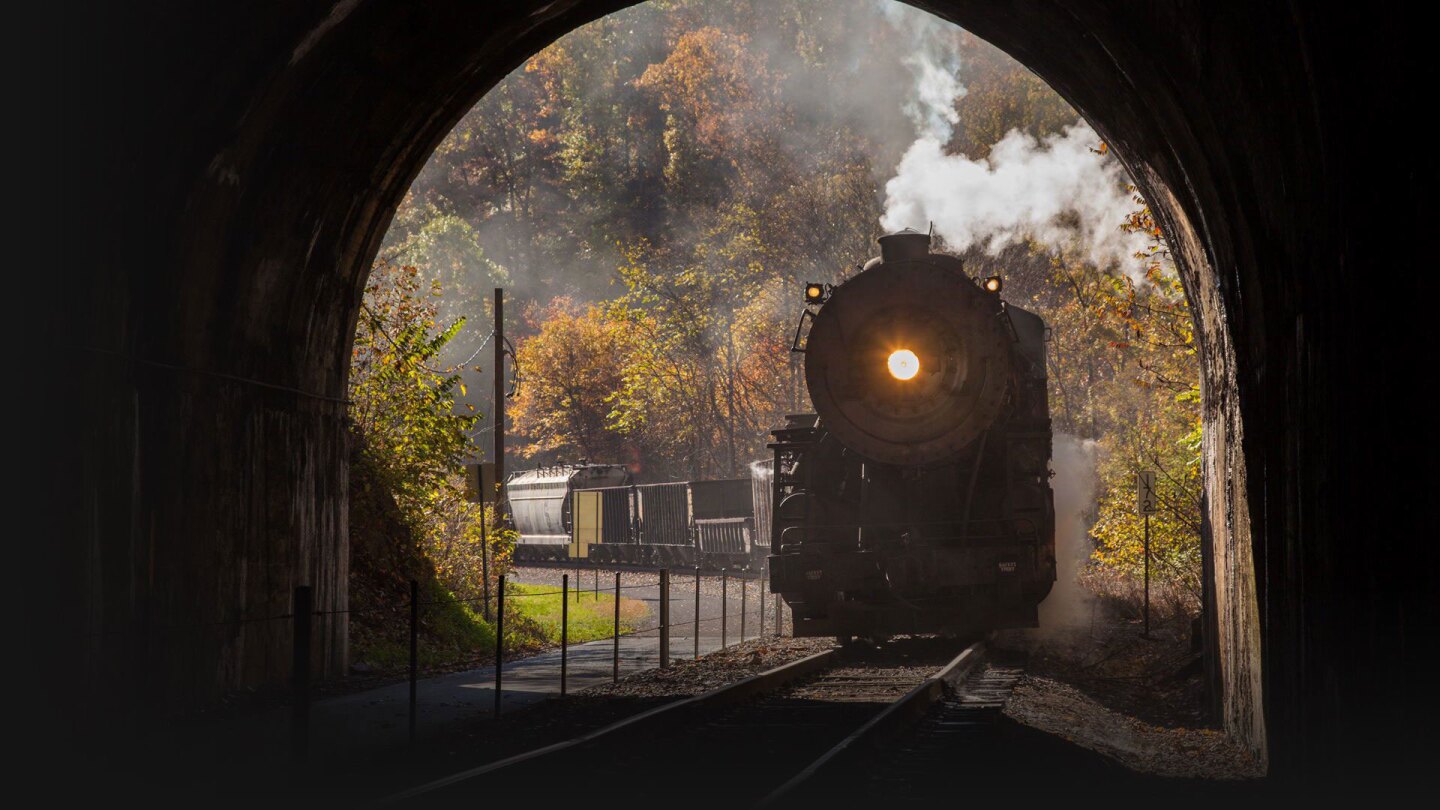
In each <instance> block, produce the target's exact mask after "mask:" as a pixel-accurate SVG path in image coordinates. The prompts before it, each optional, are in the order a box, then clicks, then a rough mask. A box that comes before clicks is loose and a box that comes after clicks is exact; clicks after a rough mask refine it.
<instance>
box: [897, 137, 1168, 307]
mask: <svg viewBox="0 0 1440 810" xmlns="http://www.w3.org/2000/svg"><path fill="white" fill-rule="evenodd" d="M1099 143H1100V138H1099V136H1098V135H1096V134H1095V131H1094V130H1092V129H1090V127H1089V126H1087V125H1085V124H1084V123H1077V124H1075V125H1074V126H1072V127H1069V128H1067V129H1066V130H1065V131H1064V132H1063V133H1061V134H1059V135H1054V136H1051V137H1048V138H1046V139H1045V140H1044V141H1037V140H1036V139H1035V138H1032V137H1030V136H1029V135H1026V134H1024V133H1021V132H1019V131H1013V130H1012V131H1011V132H1010V134H1008V135H1006V136H1005V137H1004V138H1002V139H1001V140H1000V142H999V143H997V144H995V145H994V146H993V147H991V149H990V156H989V157H988V158H985V159H981V160H971V159H970V158H967V157H965V156H964V155H947V154H945V153H944V151H943V149H942V146H941V143H940V141H939V140H937V139H935V138H932V137H929V136H925V137H921V138H920V139H919V140H917V141H916V142H915V143H914V144H912V145H911V146H910V149H909V150H908V151H906V153H905V156H904V157H903V158H901V160H900V166H899V167H898V168H897V169H896V174H895V177H894V178H892V179H891V180H890V182H888V183H886V184H885V194H886V202H885V216H884V217H883V218H882V219H881V224H882V225H883V226H884V227H885V228H887V229H890V230H898V229H900V228H903V227H906V226H909V227H916V228H923V227H925V225H926V224H927V223H929V222H934V223H935V230H936V231H938V232H939V233H940V234H941V235H942V236H944V237H945V240H946V241H947V242H949V243H950V244H951V245H952V246H954V247H956V248H958V249H960V250H964V249H966V248H969V247H971V246H972V245H974V246H979V247H981V248H984V249H985V250H987V251H988V252H990V253H992V254H993V253H997V252H999V251H1000V250H1001V249H1002V248H1004V247H1005V246H1007V245H1009V244H1011V243H1012V242H1015V241H1017V240H1021V239H1026V238H1030V239H1035V240H1037V241H1039V242H1042V243H1044V244H1049V245H1072V244H1073V245H1075V246H1077V247H1079V248H1080V249H1081V250H1082V251H1084V254H1085V256H1086V258H1088V259H1089V260H1091V261H1093V262H1095V263H1096V264H1097V265H1099V266H1101V267H1106V266H1109V265H1110V264H1112V263H1119V264H1120V265H1121V266H1122V267H1126V268H1127V269H1128V268H1130V267H1133V266H1134V265H1135V263H1134V262H1127V259H1128V258H1129V257H1131V256H1132V255H1134V254H1135V253H1136V252H1137V251H1140V250H1143V249H1144V247H1145V237H1144V236H1143V235H1139V234H1128V233H1125V232H1123V231H1121V230H1120V223H1121V222H1123V221H1124V220H1125V216H1126V215H1127V214H1129V213H1130V212H1131V211H1134V210H1135V208H1136V207H1137V206H1136V203H1135V201H1134V199H1132V197H1131V195H1130V192H1129V191H1128V190H1126V187H1125V183H1126V179H1125V174H1124V172H1123V171H1122V170H1121V168H1120V164H1119V163H1118V162H1116V161H1115V160H1114V159H1113V158H1109V157H1104V156H1101V155H1097V154H1095V153H1094V152H1093V151H1091V150H1092V148H1093V147H1095V146H1096V145H1097V144H1099ZM1137 273H1138V271H1137ZM1137 280H1138V279H1137Z"/></svg>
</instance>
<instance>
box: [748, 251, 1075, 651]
mask: <svg viewBox="0 0 1440 810" xmlns="http://www.w3.org/2000/svg"><path fill="white" fill-rule="evenodd" d="M879 242H880V256H878V257H876V258H873V259H871V260H870V261H869V262H867V263H866V264H865V266H864V268H863V269H862V270H861V272H859V273H857V274H856V275H854V276H853V277H851V278H849V279H848V280H846V281H844V282H843V283H841V284H838V285H835V286H833V287H829V286H826V285H818V284H812V285H808V287H807V289H806V301H807V308H806V310H805V312H804V314H803V315H802V325H804V324H805V323H807V322H808V324H809V327H810V328H809V332H808V335H807V336H806V337H805V339H804V345H803V346H801V345H800V330H797V332H796V336H797V337H796V345H795V347H794V348H795V350H796V351H803V352H804V365H805V383H806V387H807V388H808V390H809V393H810V399H811V401H812V403H813V405H814V409H815V413H813V414H801V415H796V416H791V417H789V418H788V423H787V424H786V425H785V426H784V427H782V428H779V429H777V430H775V431H773V436H774V441H773V442H772V443H771V444H770V445H769V446H770V448H771V449H772V450H773V451H774V461H773V469H772V474H773V487H774V494H773V496H772V497H773V503H774V504H775V506H774V509H773V514H772V515H771V517H770V522H771V531H772V538H771V545H772V551H773V553H772V554H771V556H770V557H769V566H770V583H771V590H772V591H775V592H778V593H780V594H782V595H783V597H784V599H785V601H786V602H787V603H788V604H789V605H790V607H791V610H792V612H793V615H794V624H795V634H796V635H800V636H821V635H835V636H837V637H841V638H846V637H852V636H860V637H871V638H882V637H886V636H890V635H896V634H905V633H968V632H974V631H981V630H988V629H998V628H1006V627H1033V626H1035V625H1036V624H1037V606H1038V605H1039V603H1040V602H1041V600H1043V599H1044V598H1045V596H1046V595H1047V594H1048V593H1049V591H1050V588H1051V586H1052V584H1053V583H1054V581H1055V528H1054V527H1055V515H1054V499H1053V493H1052V490H1051V488H1050V480H1049V479H1050V471H1049V461H1050V451H1051V429H1050V418H1049V406H1048V402H1047V393H1046V370H1045V324H1044V322H1043V320H1041V318H1040V317H1039V316H1037V315H1035V314H1034V313H1031V312H1028V311H1026V310H1025V309H1023V308H1021V307H1018V306H1015V305H1014V304H1012V303H1007V302H1006V301H1005V300H1004V299H1003V298H1002V297H1001V295H1000V292H1001V283H1000V279H999V278H990V279H984V280H977V279H972V278H971V277H969V276H968V275H967V274H966V272H965V269H964V267H963V265H962V263H961V262H960V260H959V259H957V258H955V257H952V256H946V255H941V254H936V253H932V252H930V237H929V236H927V235H926V234H923V233H917V232H915V231H910V230H906V231H902V232H900V233H895V234H889V235H887V236H882V237H881V238H880V240H879Z"/></svg>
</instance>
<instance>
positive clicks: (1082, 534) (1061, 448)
mask: <svg viewBox="0 0 1440 810" xmlns="http://www.w3.org/2000/svg"><path fill="white" fill-rule="evenodd" d="M1098 455H1099V445H1098V444H1097V443H1096V442H1095V440H1094V439H1081V438H1078V437H1075V436H1070V435H1066V434H1063V433H1057V434H1055V444H1054V457H1053V460H1052V461H1051V466H1052V468H1053V469H1054V470H1055V477H1054V479H1052V481H1051V484H1052V485H1053V486H1054V488H1055V567H1056V571H1055V587H1054V588H1052V589H1051V591H1050V595H1049V596H1048V597H1046V599H1045V601H1044V602H1041V603H1040V628H1039V629H1038V630H1033V631H1027V633H1026V635H1027V636H1028V637H1030V638H1031V639H1032V640H1034V641H1035V642H1038V643H1042V644H1048V643H1062V644H1063V643H1064V642H1065V640H1066V639H1070V638H1076V637H1079V636H1082V635H1085V634H1088V633H1089V631H1090V623H1091V620H1092V618H1093V612H1094V609H1095V604H1096V603H1095V597H1094V595H1093V594H1091V593H1090V591H1089V590H1087V589H1086V588H1085V586H1083V585H1082V584H1080V572H1081V571H1082V570H1083V569H1084V567H1085V561H1086V560H1088V559H1089V557H1090V552H1091V550H1092V544H1091V541H1090V526H1091V525H1092V524H1093V523H1094V520H1095V509H1096V503H1097V501H1096V487H1097V485H1098V483H1099V476H1098V475H1097V473H1096V469H1095V465H1096V460H1097V458H1098Z"/></svg>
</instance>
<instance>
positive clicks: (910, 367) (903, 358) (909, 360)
mask: <svg viewBox="0 0 1440 810" xmlns="http://www.w3.org/2000/svg"><path fill="white" fill-rule="evenodd" d="M885 365H887V366H888V367H889V368H890V376H892V377H894V378H895V379H897V380H909V379H913V378H914V377H915V375H916V374H919V373H920V358H918V357H916V356H915V353H914V352H912V351H910V350H909V349H896V350H895V351H893V352H891V353H890V359H889V360H887V361H885Z"/></svg>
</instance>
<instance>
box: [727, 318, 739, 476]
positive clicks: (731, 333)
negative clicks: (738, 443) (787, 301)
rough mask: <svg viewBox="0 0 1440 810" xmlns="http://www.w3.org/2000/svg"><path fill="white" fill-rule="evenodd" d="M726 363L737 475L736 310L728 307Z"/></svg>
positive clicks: (732, 468)
mask: <svg viewBox="0 0 1440 810" xmlns="http://www.w3.org/2000/svg"><path fill="white" fill-rule="evenodd" d="M725 365H726V367H727V369H728V372H729V374H728V377H729V379H727V380H726V383H725V397H726V404H725V408H726V416H727V417H728V419H727V420H726V421H728V422H729V423H730V472H729V475H731V476H732V477H733V476H734V475H735V466H736V465H735V461H736V457H735V310H734V308H728V309H726V311H725Z"/></svg>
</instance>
